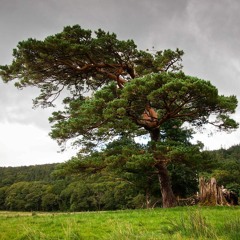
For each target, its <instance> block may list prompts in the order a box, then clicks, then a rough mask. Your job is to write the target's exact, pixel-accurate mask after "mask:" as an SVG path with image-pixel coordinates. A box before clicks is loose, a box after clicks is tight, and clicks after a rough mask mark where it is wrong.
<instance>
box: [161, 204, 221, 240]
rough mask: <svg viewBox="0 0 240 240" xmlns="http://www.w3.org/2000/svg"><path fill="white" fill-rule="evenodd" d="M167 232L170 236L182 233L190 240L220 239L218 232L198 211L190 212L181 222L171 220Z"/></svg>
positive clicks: (183, 216)
mask: <svg viewBox="0 0 240 240" xmlns="http://www.w3.org/2000/svg"><path fill="white" fill-rule="evenodd" d="M165 231H166V232H168V233H169V234H174V233H180V235H181V236H183V237H184V236H185V237H188V238H190V239H212V240H214V239H218V237H217V234H216V230H215V229H214V227H213V226H212V225H211V224H210V223H208V222H207V219H206V218H205V217H204V216H203V215H202V213H201V212H200V210H198V209H197V210H195V211H188V212H187V213H186V214H184V215H182V216H181V217H180V219H179V220H170V221H169V225H168V228H167V229H165ZM183 239H184V238H183Z"/></svg>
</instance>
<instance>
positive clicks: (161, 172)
mask: <svg viewBox="0 0 240 240" xmlns="http://www.w3.org/2000/svg"><path fill="white" fill-rule="evenodd" d="M156 167H157V169H158V180H159V184H160V190H161V194H162V207H163V208H170V207H175V206H176V205H177V200H176V197H175V196H174V194H173V191H172V184H171V179H170V176H169V173H168V170H167V167H166V165H165V163H163V162H159V163H158V164H157V165H156Z"/></svg>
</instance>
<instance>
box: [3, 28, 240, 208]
mask: <svg viewBox="0 0 240 240" xmlns="http://www.w3.org/2000/svg"><path fill="white" fill-rule="evenodd" d="M182 55H183V51H181V50H179V49H176V51H172V50H164V51H156V52H155V53H150V52H148V51H140V50H138V49H137V46H136V45H135V43H134V42H133V41H132V40H127V41H122V40H118V39H117V36H116V35H115V34H111V33H108V32H105V31H103V30H101V29H99V30H98V31H96V32H95V35H93V36H92V32H91V31H90V30H84V29H82V28H81V27H80V26H78V25H75V26H72V27H70V26H68V27H65V28H64V30H63V31H62V32H61V33H59V34H56V35H54V36H49V37H47V38H46V39H44V40H43V41H40V40H36V39H28V40H27V41H22V42H19V44H18V46H17V48H16V49H14V50H13V57H14V59H13V62H12V64H10V65H6V66H1V68H0V69H1V71H0V75H1V76H2V78H3V80H4V81H5V82H8V81H11V80H16V79H17V80H16V82H15V85H16V86H17V87H19V88H23V87H27V86H36V87H38V88H39V89H40V90H41V93H40V95H39V96H38V97H37V98H36V99H35V101H34V105H35V106H38V105H41V106H43V107H48V106H53V103H54V100H56V99H57V98H58V96H59V95H60V94H61V93H64V94H67V97H65V98H64V100H63V103H64V104H65V110H63V111H58V112H54V113H53V116H52V117H51V118H50V122H51V123H52V124H54V125H53V126H52V132H51V137H52V138H54V139H57V140H58V142H59V144H63V143H64V142H65V141H66V140H68V139H74V140H75V144H79V145H80V146H83V145H85V146H86V148H85V150H87V152H90V151H91V149H94V147H95V148H96V147H97V148H100V146H101V145H100V142H102V143H106V142H108V141H111V140H112V139H115V138H116V137H119V136H121V135H123V134H125V135H129V136H141V135H146V134H149V136H150V139H151V148H150V150H149V151H150V153H151V154H152V157H153V159H154V167H155V168H156V170H157V171H158V176H159V180H160V182H161V193H162V198H163V207H172V206H175V205H176V199H175V197H174V194H173V191H172V188H171V180H170V176H169V173H168V170H167V163H168V162H169V161H168V159H166V157H165V155H164V154H162V151H161V148H159V144H160V143H161V142H162V139H161V137H162V135H164V134H163V132H164V128H163V125H164V124H165V123H167V122H169V121H171V120H174V119H177V120H178V121H180V123H181V124H180V126H181V127H182V125H183V124H184V123H189V124H191V125H192V126H202V125H204V124H207V123H209V124H212V125H214V126H217V127H219V128H221V129H224V130H228V129H235V128H237V126H238V124H237V123H236V122H235V121H234V120H233V119H232V118H231V117H230V114H232V113H234V111H235V109H236V106H237V99H236V97H235V96H229V97H225V96H220V95H219V94H218V91H217V89H216V88H215V87H214V86H213V85H212V84H211V83H210V82H209V81H205V80H201V79H198V78H196V77H191V76H186V75H185V74H184V73H183V72H182V71H181V68H182V66H181V58H182ZM64 90H66V91H68V92H67V93H66V91H64ZM86 92H88V95H86V94H84V93H86ZM210 116H214V117H210Z"/></svg>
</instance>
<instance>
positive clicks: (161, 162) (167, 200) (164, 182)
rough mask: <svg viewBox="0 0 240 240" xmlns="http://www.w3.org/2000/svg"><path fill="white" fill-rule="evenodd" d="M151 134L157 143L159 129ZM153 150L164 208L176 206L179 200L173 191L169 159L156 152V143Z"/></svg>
mask: <svg viewBox="0 0 240 240" xmlns="http://www.w3.org/2000/svg"><path fill="white" fill-rule="evenodd" d="M150 136H151V140H152V141H153V142H155V143H156V142H158V141H159V138H160V131H159V129H153V130H152V131H151V132H150ZM153 152H154V155H155V159H156V164H155V167H156V168H157V170H158V180H159V184H160V190H161V194H162V207H163V208H170V207H175V206H176V205H177V200H176V197H175V196H174V194H173V191H172V184H171V178H170V175H169V172H168V170H167V161H165V159H162V158H161V157H160V156H159V155H161V154H158V153H156V146H155V144H153Z"/></svg>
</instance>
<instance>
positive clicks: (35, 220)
mask: <svg viewBox="0 0 240 240" xmlns="http://www.w3.org/2000/svg"><path fill="white" fill-rule="evenodd" d="M0 239H1V240H5V239H9V240H13V239H18V240H20V239H21V240H24V239H51V240H55V239H56V240H57V239H67V240H68V239H71V240H75V239H76V240H77V239H106V240H111V239H112V240H121V239H130V240H132V239H133V240H134V239H146V240H151V239H163V240H164V239H194V240H195V239H229V240H239V239H240V207H211V208H210V207H177V208H172V209H151V210H124V211H106V212H83V213H38V212H33V213H24V212H23V213H22V212H21V213H20V212H0Z"/></svg>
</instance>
